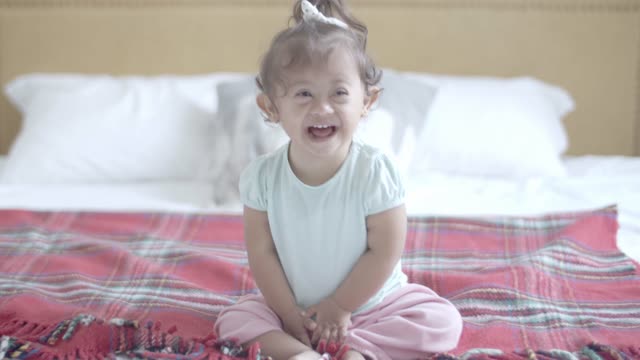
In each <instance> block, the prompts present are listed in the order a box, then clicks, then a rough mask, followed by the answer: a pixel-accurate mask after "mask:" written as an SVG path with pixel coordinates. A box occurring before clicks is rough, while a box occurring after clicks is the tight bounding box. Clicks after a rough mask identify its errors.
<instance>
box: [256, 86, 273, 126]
mask: <svg viewBox="0 0 640 360" xmlns="http://www.w3.org/2000/svg"><path fill="white" fill-rule="evenodd" d="M256 104H258V107H259V108H260V110H261V111H262V114H263V115H264V116H265V117H266V118H267V119H269V121H271V122H274V123H277V122H278V121H279V119H278V109H276V107H275V105H274V104H273V103H272V102H271V99H269V97H268V96H267V95H266V94H265V93H260V94H258V96H256Z"/></svg>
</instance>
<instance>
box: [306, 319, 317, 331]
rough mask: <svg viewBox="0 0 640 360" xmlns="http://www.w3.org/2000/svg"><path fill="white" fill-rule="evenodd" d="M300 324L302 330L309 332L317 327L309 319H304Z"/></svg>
mask: <svg viewBox="0 0 640 360" xmlns="http://www.w3.org/2000/svg"><path fill="white" fill-rule="evenodd" d="M302 323H303V324H304V328H305V329H307V330H309V331H314V330H315V329H316V328H317V327H318V324H317V323H316V322H315V321H313V320H312V319H309V318H307V319H304V321H303V322H302Z"/></svg>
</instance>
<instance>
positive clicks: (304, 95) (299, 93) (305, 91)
mask: <svg viewBox="0 0 640 360" xmlns="http://www.w3.org/2000/svg"><path fill="white" fill-rule="evenodd" d="M296 96H301V97H307V96H311V92H309V91H308V90H300V91H298V92H297V93H296Z"/></svg>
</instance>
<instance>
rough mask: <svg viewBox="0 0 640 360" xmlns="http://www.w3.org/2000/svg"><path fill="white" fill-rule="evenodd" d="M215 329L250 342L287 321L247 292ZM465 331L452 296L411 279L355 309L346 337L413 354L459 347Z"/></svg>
mask: <svg viewBox="0 0 640 360" xmlns="http://www.w3.org/2000/svg"><path fill="white" fill-rule="evenodd" d="M215 330H216V332H217V333H218V335H219V336H220V337H221V338H226V339H232V338H233V339H237V340H238V341H239V342H240V343H246V342H248V341H249V340H252V339H254V338H256V337H258V336H260V335H263V334H265V333H267V332H269V331H273V330H280V331H282V323H281V321H280V319H279V318H278V316H277V315H276V314H275V313H274V312H273V311H272V310H271V309H270V308H269V306H267V304H266V303H265V302H264V298H263V297H262V296H259V295H247V296H244V297H242V298H241V299H240V301H238V303H236V304H234V305H232V306H230V307H228V308H227V309H225V310H223V311H222V312H221V313H220V315H219V317H218V320H217V321H216V323H215ZM461 332H462V318H461V317H460V313H459V312H458V310H457V309H456V308H455V307H454V306H453V305H452V304H451V303H450V302H449V301H447V300H446V299H443V298H441V297H439V296H438V295H437V294H436V293H435V292H433V290H431V289H429V288H428V287H425V286H422V285H418V284H407V285H405V286H403V287H401V288H400V289H398V290H397V291H395V292H394V293H392V294H390V295H388V296H387V297H386V298H385V299H384V301H383V302H382V303H380V304H378V305H377V306H376V307H374V308H372V309H369V310H367V311H364V312H361V313H358V314H354V315H353V316H352V318H351V327H350V328H349V333H348V336H347V339H346V341H345V343H346V344H347V345H349V347H350V348H351V349H353V350H356V351H358V352H360V353H361V354H363V355H365V356H367V357H369V358H371V359H374V360H392V359H393V360H404V359H407V360H409V359H418V358H421V357H422V358H424V357H425V356H427V355H429V354H433V353H438V352H446V351H449V350H452V349H454V348H455V347H456V345H457V344H458V340H459V339H460V334H461Z"/></svg>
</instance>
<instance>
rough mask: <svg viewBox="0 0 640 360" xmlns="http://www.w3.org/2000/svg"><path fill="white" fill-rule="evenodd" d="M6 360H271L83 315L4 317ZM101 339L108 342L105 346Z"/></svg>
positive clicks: (473, 359)
mask: <svg viewBox="0 0 640 360" xmlns="http://www.w3.org/2000/svg"><path fill="white" fill-rule="evenodd" d="M0 335H2V337H1V338H0V359H25V358H29V359H41V360H53V359H76V358H78V359H103V358H112V357H114V356H118V355H123V356H128V357H132V358H143V359H166V360H170V359H185V358H187V359H199V360H233V359H246V360H270V359H271V358H269V357H267V356H264V355H261V353H260V345H259V344H253V345H252V346H250V347H248V348H244V347H242V346H240V345H238V344H237V341H235V340H234V339H219V338H218V337H217V336H216V334H214V333H210V334H209V335H207V336H205V337H203V338H193V339H185V338H183V337H181V336H179V332H178V328H177V327H176V326H171V327H169V328H168V329H166V330H163V326H162V324H161V323H160V322H157V321H156V322H154V321H147V322H145V323H144V324H140V323H139V322H137V321H132V320H127V319H119V318H117V319H110V320H108V321H105V320H102V319H96V318H95V317H94V316H92V315H87V314H80V315H77V316H75V317H73V318H71V319H67V320H64V321H61V322H59V323H58V324H53V325H51V324H38V323H29V322H27V321H23V320H20V319H16V318H15V314H0ZM98 339H108V340H106V341H103V342H102V343H100V342H99V341H97V340H98ZM632 359H640V347H639V346H637V345H632V346H627V347H623V348H616V347H613V346H609V345H605V344H599V343H590V344H587V345H585V346H584V347H583V348H582V349H580V350H579V351H575V352H569V351H565V350H560V349H551V350H533V349H526V350H524V351H515V352H504V351H502V350H499V349H484V348H476V349H471V350H468V351H467V352H465V353H464V354H462V355H459V356H456V355H452V354H447V353H442V354H434V355H432V356H431V357H429V358H427V359H424V360H632Z"/></svg>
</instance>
